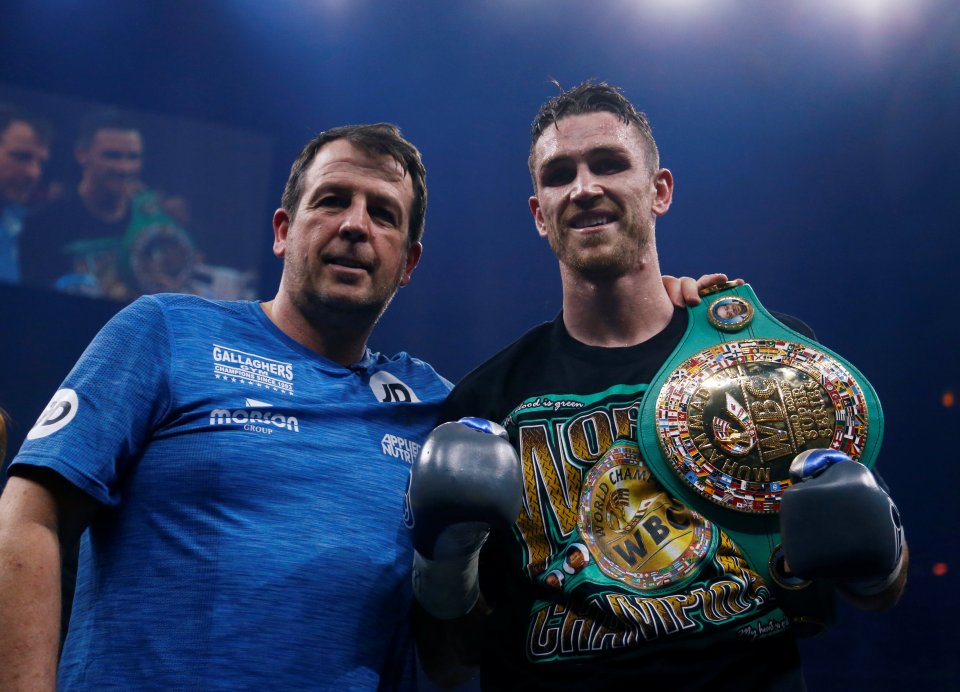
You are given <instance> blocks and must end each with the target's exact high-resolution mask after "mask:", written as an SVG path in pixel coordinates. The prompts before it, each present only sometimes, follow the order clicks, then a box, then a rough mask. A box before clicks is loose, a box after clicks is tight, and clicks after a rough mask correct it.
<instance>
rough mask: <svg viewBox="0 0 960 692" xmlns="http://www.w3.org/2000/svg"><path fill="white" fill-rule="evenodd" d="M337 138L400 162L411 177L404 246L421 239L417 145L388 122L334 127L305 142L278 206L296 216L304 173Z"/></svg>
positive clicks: (421, 174) (421, 175) (422, 175)
mask: <svg viewBox="0 0 960 692" xmlns="http://www.w3.org/2000/svg"><path fill="white" fill-rule="evenodd" d="M338 139H345V140H347V141H348V142H350V144H352V145H353V146H355V147H356V148H357V149H359V150H360V151H362V152H364V153H365V154H367V155H369V156H390V157H391V158H393V159H394V160H395V161H396V162H397V163H398V164H400V167H401V168H403V171H404V173H406V174H407V175H409V176H410V179H411V182H412V183H413V205H412V208H411V211H410V226H409V234H408V238H407V246H408V247H409V246H410V245H413V244H414V243H418V242H420V239H421V238H423V229H424V224H425V221H426V215H427V171H426V168H424V166H423V161H422V160H421V158H420V152H419V151H418V150H417V148H416V147H415V146H414V145H413V144H411V143H410V142H408V141H407V140H406V139H404V138H403V136H401V134H400V128H398V127H397V126H396V125H392V124H390V123H374V124H372V125H344V126H342V127H334V128H331V129H329V130H325V131H323V132H321V133H320V134H318V135H317V136H316V137H314V138H313V139H312V140H310V141H309V142H307V144H306V146H304V147H303V149H302V150H301V151H300V155H299V156H297V160H296V161H294V162H293V166H292V167H291V168H290V177H289V178H287V184H286V186H285V187H284V189H283V197H282V198H281V200H280V206H282V207H283V208H284V210H285V211H286V212H287V214H289V215H290V219H291V220H292V219H293V217H294V216H295V215H296V211H297V207H298V206H299V205H300V197H301V195H302V194H303V176H304V174H305V173H306V170H307V168H309V167H310V163H311V162H312V161H313V159H314V158H315V157H316V155H317V152H319V151H320V149H322V148H323V146H324V145H326V144H329V143H330V142H333V141H335V140H338Z"/></svg>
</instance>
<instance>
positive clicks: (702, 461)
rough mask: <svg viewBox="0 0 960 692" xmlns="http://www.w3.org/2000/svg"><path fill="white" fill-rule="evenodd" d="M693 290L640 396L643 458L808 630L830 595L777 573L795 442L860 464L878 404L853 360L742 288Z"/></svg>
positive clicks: (879, 418) (824, 617) (872, 453)
mask: <svg viewBox="0 0 960 692" xmlns="http://www.w3.org/2000/svg"><path fill="white" fill-rule="evenodd" d="M701 295H703V296H704V298H703V301H702V303H701V304H700V305H698V306H696V307H692V308H687V309H688V312H689V324H688V326H687V331H686V333H685V334H684V335H683V337H682V338H681V340H680V343H679V344H678V346H677V348H676V349H675V350H674V352H673V353H672V354H671V355H670V357H669V358H668V359H667V361H666V362H665V363H664V365H663V367H661V368H660V371H659V372H658V373H657V374H656V376H655V377H654V378H653V381H652V383H651V385H650V387H649V389H648V390H647V393H646V395H645V396H644V398H643V403H642V405H641V409H640V415H639V421H638V425H637V430H638V438H639V442H640V448H641V450H642V452H643V457H644V459H645V460H646V462H647V464H648V465H649V467H650V469H651V471H652V472H653V474H654V475H655V476H656V477H657V480H658V481H660V483H661V484H663V485H664V486H665V487H666V488H667V489H668V490H669V491H670V492H671V493H673V495H674V496H675V497H677V498H678V499H679V500H680V501H681V502H683V503H685V504H686V505H687V506H689V507H690V508H691V509H692V510H694V511H696V512H699V513H701V514H702V515H703V516H705V517H707V518H708V519H710V520H711V521H713V522H714V523H716V524H717V525H718V526H720V527H721V528H722V529H723V530H724V531H726V532H727V534H728V535H729V536H730V537H731V538H732V539H733V540H734V541H735V542H736V543H737V545H739V546H740V549H741V550H742V551H743V553H744V555H745V556H746V557H747V559H748V560H749V562H750V564H751V566H752V567H753V568H754V569H755V570H756V571H757V573H759V574H760V575H761V576H762V577H763V578H764V580H765V581H766V582H767V583H768V584H769V585H770V586H771V589H773V590H774V592H775V593H776V596H777V599H778V601H779V602H780V604H781V607H782V608H783V610H784V611H785V612H786V613H787V614H788V615H789V616H790V617H791V619H792V620H793V621H794V623H795V624H797V625H804V624H807V625H812V626H813V629H819V627H820V626H822V625H823V624H825V623H826V622H827V621H829V620H830V619H831V617H832V606H833V598H832V592H831V590H830V589H829V588H828V587H826V586H825V585H823V584H818V583H812V582H808V581H804V580H800V579H797V578H796V577H792V576H790V575H788V574H786V573H785V572H784V570H783V568H782V560H783V557H782V551H781V548H780V519H779V516H778V513H779V511H780V499H781V497H782V495H783V491H784V490H785V489H786V488H788V487H789V486H790V484H791V482H790V477H789V468H790V462H791V461H793V458H794V457H795V456H796V455H797V454H799V453H800V452H803V451H804V450H807V449H821V448H831V449H837V450H840V451H842V452H844V453H846V454H847V455H849V456H850V457H851V458H852V459H855V460H857V461H859V462H861V463H863V464H864V465H866V466H867V467H872V466H873V465H874V463H875V461H876V456H877V452H878V450H879V448H880V441H881V438H882V436H883V413H882V411H881V409H880V401H879V399H878V398H877V395H876V392H875V391H874V390H873V387H871V386H870V383H869V382H867V380H866V378H865V377H864V376H863V375H862V374H861V373H860V372H859V371H858V370H857V369H856V368H854V367H853V365H851V364H850V363H849V362H848V361H846V360H844V359H843V358H842V357H841V356H839V355H837V354H836V353H834V352H833V351H830V350H829V349H827V348H825V347H824V346H822V345H820V344H818V343H817V342H815V341H813V340H811V339H809V338H807V337H805V336H803V335H802V334H799V333H798V332H796V331H794V330H792V329H790V328H789V327H787V326H786V325H784V324H783V323H782V322H780V321H778V320H777V319H776V318H775V317H773V316H772V315H771V314H770V313H769V312H767V310H766V309H764V307H763V306H762V305H761V304H760V302H759V301H758V300H757V297H756V295H755V294H754V292H753V290H752V289H751V288H750V286H748V285H744V286H737V285H736V284H734V283H733V282H730V283H727V284H725V285H721V286H717V287H714V288H712V289H707V290H706V291H704V292H702V293H701ZM801 633H804V632H803V631H802V629H801Z"/></svg>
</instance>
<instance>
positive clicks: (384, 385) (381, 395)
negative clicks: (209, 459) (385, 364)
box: [370, 370, 420, 404]
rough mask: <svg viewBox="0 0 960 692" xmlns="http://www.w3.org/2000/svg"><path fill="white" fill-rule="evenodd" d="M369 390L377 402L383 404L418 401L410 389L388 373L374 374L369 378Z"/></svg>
mask: <svg viewBox="0 0 960 692" xmlns="http://www.w3.org/2000/svg"><path fill="white" fill-rule="evenodd" d="M370 389H371V390H372V391H373V395H374V396H375V397H377V401H381V402H383V403H388V404H389V403H411V402H418V401H420V399H418V398H417V395H416V394H415V393H414V391H413V390H412V389H410V387H409V386H408V385H406V384H404V383H403V382H401V381H400V380H398V379H397V378H396V377H394V376H393V375H391V374H390V373H389V372H384V371H382V370H381V371H380V372H375V373H374V374H373V375H372V376H371V377H370Z"/></svg>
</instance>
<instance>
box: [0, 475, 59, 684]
mask: <svg viewBox="0 0 960 692" xmlns="http://www.w3.org/2000/svg"><path fill="white" fill-rule="evenodd" d="M7 491H8V492H9V491H10V488H8V489H7ZM5 494H6V493H5ZM6 508H7V507H6V506H4V509H3V510H0V689H2V690H31V691H33V690H53V689H55V688H56V668H57V655H58V650H59V634H60V543H59V539H58V537H57V533H56V530H55V529H51V527H49V526H46V525H43V524H40V523H36V522H28V521H21V520H18V517H16V516H13V515H12V514H11V513H10V512H8V511H6Z"/></svg>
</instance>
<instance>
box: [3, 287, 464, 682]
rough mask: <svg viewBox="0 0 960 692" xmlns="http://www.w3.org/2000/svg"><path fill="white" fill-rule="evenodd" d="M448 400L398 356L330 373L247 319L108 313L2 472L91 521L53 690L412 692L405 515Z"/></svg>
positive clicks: (194, 310) (253, 308)
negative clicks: (93, 510) (52, 478)
mask: <svg viewBox="0 0 960 692" xmlns="http://www.w3.org/2000/svg"><path fill="white" fill-rule="evenodd" d="M449 388H450V384H449V383H448V382H447V381H446V380H444V379H443V378H442V377H440V376H439V375H438V374H437V373H436V372H435V371H434V370H433V369H432V368H431V367H430V366H429V365H427V364H425V363H423V362H421V361H419V360H416V359H414V358H411V357H410V356H408V355H407V354H405V353H400V354H398V355H396V356H394V357H392V358H387V357H384V356H382V355H380V354H376V353H371V352H369V351H368V352H367V353H366V356H365V357H364V359H363V360H362V361H361V362H359V363H357V364H355V365H353V366H351V367H349V368H348V367H344V366H342V365H339V364H337V363H334V362H333V361H330V360H327V359H325V358H323V357H321V356H319V355H317V354H316V353H314V352H313V351H310V350H309V349H307V348H305V347H303V346H301V345H300V344H298V343H297V342H295V341H293V340H292V339H290V338H289V337H287V336H286V335H284V334H283V333H282V332H281V331H280V330H279V329H277V328H276V326H274V325H273V324H272V323H271V322H270V320H269V319H268V318H267V317H266V316H265V315H264V313H263V311H262V309H261V308H260V306H259V305H258V304H257V303H251V302H222V301H209V300H203V299H200V298H196V297H192V296H176V295H160V296H149V297H144V298H140V299H139V300H137V301H136V302H135V303H133V304H132V305H131V306H129V307H127V308H126V309H124V310H123V311H121V312H120V313H119V314H118V315H117V316H116V317H115V318H114V319H112V320H111V321H110V322H109V323H108V324H107V325H106V326H105V327H104V329H103V330H102V331H101V332H100V334H99V335H98V336H97V337H96V338H95V339H94V341H93V342H92V343H91V345H90V346H89V347H88V348H87V350H86V352H85V353H84V354H83V356H82V357H81V358H80V360H79V362H78V363H77V365H76V366H75V367H74V369H73V371H72V372H71V373H70V374H69V375H68V376H67V378H66V380H65V381H64V383H63V385H62V387H61V389H60V390H59V391H58V392H57V394H56V395H55V396H54V399H53V401H51V404H50V405H49V406H48V407H47V409H46V410H45V411H44V413H43V414H42V415H41V417H40V420H39V421H38V422H37V424H36V425H35V426H34V428H33V429H32V430H31V431H30V433H28V436H27V441H26V442H25V444H24V445H23V447H22V449H21V451H20V454H19V455H18V456H17V457H16V459H14V461H13V464H14V465H16V464H30V465H34V466H44V467H49V468H51V469H53V470H55V471H57V472H58V473H59V474H60V475H62V476H64V477H65V478H66V479H67V480H69V481H70V482H71V483H73V484H74V485H76V486H77V487H78V488H80V489H81V490H83V491H85V492H86V493H87V494H89V495H91V496H92V497H93V498H95V499H96V500H98V501H99V502H101V503H102V504H103V507H102V508H101V510H100V511H99V512H98V513H97V515H96V517H95V519H94V521H93V523H92V524H91V526H90V530H89V531H88V532H87V533H86V534H85V535H84V539H83V544H82V547H81V558H80V567H79V575H78V582H77V593H76V598H75V602H74V609H73V615H72V619H71V623H70V628H69V632H68V636H67V640H66V644H65V648H64V652H63V657H62V660H61V664H60V671H59V676H60V677H59V684H60V687H61V688H62V689H69V690H80V689H92V690H107V689H124V690H129V689H210V690H213V689H224V690H226V689H229V690H239V689H291V690H292V689H338V690H340V689H342V690H354V689H378V688H380V689H391V688H395V687H405V686H406V687H412V685H413V682H414V680H413V677H414V673H413V656H412V643H411V637H410V633H409V624H408V615H409V607H410V600H411V593H410V587H409V565H410V562H411V546H410V541H409V538H408V536H407V532H406V530H405V529H404V527H403V521H402V520H403V517H402V515H403V496H404V490H405V487H406V482H407V477H408V474H409V468H410V462H411V460H412V459H413V458H414V457H415V456H416V454H417V452H418V450H419V446H420V445H421V444H422V443H423V441H424V439H425V438H426V436H427V434H428V433H429V432H430V430H431V429H432V428H433V427H434V425H435V424H436V418H437V411H438V407H439V405H440V403H441V402H442V400H443V399H444V397H445V396H446V394H447V392H448V391H449Z"/></svg>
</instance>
